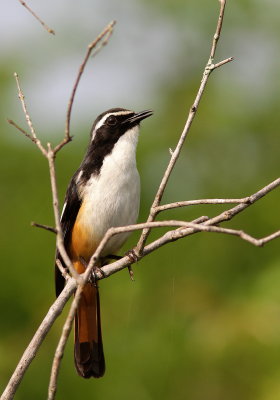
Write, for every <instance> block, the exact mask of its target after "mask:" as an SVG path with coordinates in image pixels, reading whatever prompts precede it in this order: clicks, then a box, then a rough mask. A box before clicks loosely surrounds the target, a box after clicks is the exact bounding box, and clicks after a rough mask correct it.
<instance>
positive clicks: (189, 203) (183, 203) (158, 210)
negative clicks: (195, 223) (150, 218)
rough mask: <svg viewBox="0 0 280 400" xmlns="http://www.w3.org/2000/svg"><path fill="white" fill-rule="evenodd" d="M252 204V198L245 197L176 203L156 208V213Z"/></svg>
mask: <svg viewBox="0 0 280 400" xmlns="http://www.w3.org/2000/svg"><path fill="white" fill-rule="evenodd" d="M248 202H250V197H244V198H242V199H199V200H185V201H176V202H175V203H169V204H163V205H161V206H158V207H156V213H157V214H158V213H160V212H161V211H166V210H170V209H172V208H180V207H187V206H195V205H199V204H230V203H248Z"/></svg>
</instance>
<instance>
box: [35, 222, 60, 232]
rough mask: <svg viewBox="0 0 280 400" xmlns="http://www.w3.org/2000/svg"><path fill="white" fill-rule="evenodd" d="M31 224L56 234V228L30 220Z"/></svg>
mask: <svg viewBox="0 0 280 400" xmlns="http://www.w3.org/2000/svg"><path fill="white" fill-rule="evenodd" d="M31 226H34V227H36V228H42V229H45V230H46V231H49V232H52V233H55V234H57V230H56V229H55V228H53V227H52V226H48V225H43V224H38V223H37V222H31Z"/></svg>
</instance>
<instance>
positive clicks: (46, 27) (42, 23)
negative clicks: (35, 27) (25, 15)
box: [19, 0, 55, 35]
mask: <svg viewBox="0 0 280 400" xmlns="http://www.w3.org/2000/svg"><path fill="white" fill-rule="evenodd" d="M19 2H20V3H21V4H22V5H23V7H25V8H26V9H27V10H28V11H29V12H30V13H31V14H32V15H33V17H35V18H36V19H37V21H39V22H40V24H41V25H42V26H43V28H44V29H46V31H47V32H49V33H51V34H52V35H55V31H54V30H53V29H51V28H49V27H48V25H47V24H46V23H45V22H44V21H43V20H42V19H41V18H40V17H39V16H38V15H37V14H35V12H34V11H33V10H32V9H31V8H30V7H29V6H28V5H27V4H26V3H25V2H24V1H23V0H19Z"/></svg>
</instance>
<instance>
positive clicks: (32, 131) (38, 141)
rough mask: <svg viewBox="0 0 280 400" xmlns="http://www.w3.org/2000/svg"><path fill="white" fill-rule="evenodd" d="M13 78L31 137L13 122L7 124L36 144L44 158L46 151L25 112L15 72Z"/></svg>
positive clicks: (22, 96)
mask: <svg viewBox="0 0 280 400" xmlns="http://www.w3.org/2000/svg"><path fill="white" fill-rule="evenodd" d="M14 77H15V79H16V83H17V89H18V97H19V99H20V102H21V105H22V109H23V112H24V115H25V119H26V122H27V124H28V126H29V130H30V133H31V135H29V134H27V132H25V131H24V130H23V129H22V128H20V127H19V126H18V125H16V124H15V123H14V122H13V121H11V122H10V120H9V122H10V123H11V124H12V125H14V126H15V127H16V128H17V129H19V130H20V131H21V132H22V133H23V134H24V135H25V136H27V137H28V138H29V139H30V140H32V142H34V143H35V144H36V146H37V147H38V148H39V149H40V150H41V152H42V153H43V155H44V156H45V157H47V151H46V149H45V148H44V146H43V145H42V143H41V141H40V140H39V139H38V137H37V135H36V131H35V129H34V126H33V124H32V120H31V118H30V115H29V113H28V111H27V107H26V104H25V101H24V94H23V92H22V90H21V87H20V83H19V76H18V74H17V73H16V72H15V73H14Z"/></svg>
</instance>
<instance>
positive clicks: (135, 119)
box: [123, 110, 153, 124]
mask: <svg viewBox="0 0 280 400" xmlns="http://www.w3.org/2000/svg"><path fill="white" fill-rule="evenodd" d="M151 115H153V111H152V110H144V111H140V112H138V113H135V114H134V115H133V116H132V117H129V118H127V119H126V120H124V121H123V124H127V123H128V124H133V123H135V122H136V123H137V124H139V123H140V121H142V120H143V119H145V118H148V117H150V116H151Z"/></svg>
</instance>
